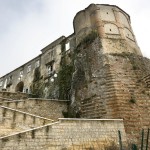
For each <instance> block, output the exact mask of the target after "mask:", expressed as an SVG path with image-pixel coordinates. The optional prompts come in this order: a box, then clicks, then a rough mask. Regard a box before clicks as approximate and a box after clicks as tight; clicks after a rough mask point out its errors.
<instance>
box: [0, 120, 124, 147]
mask: <svg viewBox="0 0 150 150" xmlns="http://www.w3.org/2000/svg"><path fill="white" fill-rule="evenodd" d="M118 130H120V131H121V136H122V142H123V146H125V145H126V135H125V131H124V126H123V120H122V119H105V120H103V119H60V120H59V122H56V123H53V124H49V125H45V126H42V127H38V128H36V129H32V130H28V131H25V132H20V133H18V134H14V135H11V136H6V137H3V138H0V146H1V147H0V148H1V150H13V149H17V150H27V149H32V150H41V149H43V150H71V149H74V150H81V149H92V148H93V149H94V150H104V148H106V147H107V148H108V147H110V146H112V144H113V145H114V146H115V147H116V150H117V149H118V148H117V147H118V143H119V141H118V139H119V138H118Z"/></svg>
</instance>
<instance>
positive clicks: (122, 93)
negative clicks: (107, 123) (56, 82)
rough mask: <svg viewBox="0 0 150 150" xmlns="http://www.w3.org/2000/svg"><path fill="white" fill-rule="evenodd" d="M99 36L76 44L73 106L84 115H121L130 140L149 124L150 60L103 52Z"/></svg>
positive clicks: (134, 139)
mask: <svg viewBox="0 0 150 150" xmlns="http://www.w3.org/2000/svg"><path fill="white" fill-rule="evenodd" d="M99 40H101V39H99V38H96V39H95V40H94V41H93V42H92V43H91V44H84V45H82V46H80V47H78V51H77V54H76V57H75V72H74V74H73V75H74V76H73V82H72V83H73V88H72V89H73V90H74V91H73V95H72V103H71V104H72V109H74V112H78V114H79V115H80V117H84V118H122V119H124V124H125V130H126V133H127V135H128V137H129V139H130V142H131V143H140V140H139V139H140V136H141V130H142V128H144V129H147V128H150V119H149V116H150V95H149V94H150V89H149V72H150V68H149V66H150V60H148V59H146V58H144V57H142V56H138V55H136V54H133V53H120V54H119V53H110V54H105V55H104V54H103V53H102V51H103V47H101V45H100V42H99Z"/></svg>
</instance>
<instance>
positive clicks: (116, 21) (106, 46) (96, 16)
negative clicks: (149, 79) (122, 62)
mask: <svg viewBox="0 0 150 150" xmlns="http://www.w3.org/2000/svg"><path fill="white" fill-rule="evenodd" d="M73 24H74V30H75V34H76V42H77V44H79V43H80V41H81V40H82V39H83V38H84V37H85V36H86V35H87V34H89V33H90V32H91V31H93V30H94V31H97V32H98V34H99V36H100V38H101V43H102V47H103V53H122V52H125V53H134V54H137V55H142V53H141V51H140V48H139V46H138V44H137V41H136V38H135V35H134V32H133V30H132V27H131V21H130V16H129V15H128V14H127V13H126V12H125V11H123V10H122V9H120V8H119V7H117V6H114V5H100V4H97V5H96V4H91V5H89V6H88V7H87V8H86V9H84V10H82V11H80V12H78V13H77V14H76V16H75V17H74V21H73Z"/></svg>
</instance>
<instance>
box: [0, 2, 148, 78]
mask: <svg viewBox="0 0 150 150" xmlns="http://www.w3.org/2000/svg"><path fill="white" fill-rule="evenodd" d="M91 3H94V4H110V5H111V4H112V5H117V6H119V7H120V8H121V9H123V10H124V11H126V12H127V13H128V14H129V15H130V17H131V25H132V28H133V31H134V34H135V36H136V39H137V42H138V45H139V47H140V48H141V51H142V53H143V56H145V57H148V58H150V44H149V39H150V38H149V36H150V0H0V76H3V75H5V74H6V73H8V72H10V71H12V70H14V69H15V68H17V67H19V66H21V65H22V64H24V63H26V62H28V61H29V60H31V59H33V58H34V57H36V56H38V55H39V54H40V53H41V51H40V50H41V49H42V48H44V47H45V46H47V45H48V44H50V43H51V42H52V41H54V40H56V39H57V38H59V37H60V36H62V35H64V36H66V37H67V36H69V35H70V34H72V33H73V32H74V30H73V18H74V16H75V15H76V13H77V12H78V11H80V10H83V9H84V8H86V7H87V6H89V5H90V4H91Z"/></svg>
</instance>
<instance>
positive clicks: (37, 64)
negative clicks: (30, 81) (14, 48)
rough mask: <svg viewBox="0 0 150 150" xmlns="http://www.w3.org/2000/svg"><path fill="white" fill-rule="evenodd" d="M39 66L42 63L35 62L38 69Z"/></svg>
mask: <svg viewBox="0 0 150 150" xmlns="http://www.w3.org/2000/svg"><path fill="white" fill-rule="evenodd" d="M39 66H40V61H39V60H37V61H36V62H35V68H38V67H39Z"/></svg>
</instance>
